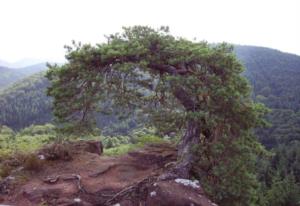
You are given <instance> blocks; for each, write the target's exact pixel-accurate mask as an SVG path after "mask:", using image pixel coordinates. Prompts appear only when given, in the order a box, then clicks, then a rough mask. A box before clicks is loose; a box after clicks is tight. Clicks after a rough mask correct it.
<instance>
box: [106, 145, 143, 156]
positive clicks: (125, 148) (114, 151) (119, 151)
mask: <svg viewBox="0 0 300 206" xmlns="http://www.w3.org/2000/svg"><path fill="white" fill-rule="evenodd" d="M138 147H139V146H138V145H137V144H124V145H120V146H118V147H115V148H109V149H104V155H107V156H118V155H123V154H126V153H128V152H130V151H132V150H134V149H136V148H138Z"/></svg>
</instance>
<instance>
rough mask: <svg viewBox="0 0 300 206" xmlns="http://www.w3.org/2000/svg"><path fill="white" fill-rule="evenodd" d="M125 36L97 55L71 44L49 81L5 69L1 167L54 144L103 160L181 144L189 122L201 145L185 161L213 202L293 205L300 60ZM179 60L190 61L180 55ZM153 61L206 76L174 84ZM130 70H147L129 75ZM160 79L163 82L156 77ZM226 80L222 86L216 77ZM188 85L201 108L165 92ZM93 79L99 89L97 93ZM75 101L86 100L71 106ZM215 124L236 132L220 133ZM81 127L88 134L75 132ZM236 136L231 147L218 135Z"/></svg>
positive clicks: (147, 32)
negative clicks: (73, 144)
mask: <svg viewBox="0 0 300 206" xmlns="http://www.w3.org/2000/svg"><path fill="white" fill-rule="evenodd" d="M124 35H125V37H126V38H124V37H123V36H119V35H118V34H116V35H112V36H110V37H109V38H110V39H109V41H108V42H110V43H108V44H103V45H101V46H99V48H96V47H92V46H90V45H83V46H82V45H76V44H75V45H73V47H70V48H69V50H68V53H67V55H66V57H67V59H68V61H69V63H68V64H66V65H62V66H61V65H48V66H49V70H48V71H47V74H46V72H37V73H35V74H34V75H30V76H23V78H21V76H20V75H19V74H17V73H13V72H12V73H11V71H9V73H8V74H9V75H7V76H4V77H5V78H6V80H5V81H0V82H1V83H3V82H4V83H3V85H1V87H3V89H2V90H0V125H1V127H0V148H1V150H0V154H1V158H0V163H1V161H3V160H4V159H5V157H6V156H9V155H11V154H13V153H16V152H20V151H22V152H30V151H34V150H36V149H38V148H40V147H41V146H42V145H44V144H48V143H51V142H53V141H56V140H57V138H65V139H98V140H101V141H102V142H103V145H104V147H105V153H106V154H107V155H120V154H124V153H126V152H128V151H131V150H133V149H134V148H137V147H142V146H143V145H144V144H145V143H146V142H172V143H174V144H178V143H180V141H181V140H180V138H181V136H182V135H183V136H184V132H185V131H186V130H188V128H189V127H190V126H188V127H187V128H185V121H187V122H192V123H193V122H195V121H196V122H201V124H202V125H205V126H204V129H203V131H202V130H201V135H200V136H201V137H202V136H203V140H201V141H203V142H201V143H199V144H200V145H201V144H202V146H203V147H202V148H197V151H196V152H195V153H196V157H197V158H195V157H191V158H193V161H195V165H193V167H191V168H190V169H191V174H192V176H193V178H196V179H198V180H200V182H201V184H202V186H203V187H204V189H205V192H206V194H207V195H208V196H209V197H210V198H211V199H212V200H213V201H215V202H216V203H218V204H219V205H225V206H227V205H228V206H229V205H236V206H238V205H261V206H277V205H278V206H284V205H290V206H294V205H299V203H300V195H299V194H300V150H299V147H300V96H299V91H300V85H299V82H300V57H299V56H297V55H293V54H288V53H283V52H280V51H277V50H274V49H269V48H263V47H253V46H239V45H235V46H234V47H231V46H230V45H223V44H221V45H210V44H207V43H204V42H200V43H197V44H196V43H193V42H190V41H187V40H183V39H179V40H178V39H174V38H173V37H172V36H170V35H169V34H168V31H167V29H166V28H162V30H160V31H159V32H156V31H154V30H151V29H148V28H140V27H136V28H131V29H127V30H125V31H124ZM145 45H146V46H145ZM149 45H150V46H149ZM170 45H171V46H170ZM148 48H150V49H149V51H148V50H147V49H148ZM170 51H172V52H170ZM147 52H148V53H147ZM157 53H159V55H157ZM101 55H102V56H101ZM99 56H101V58H102V59H101V58H100V59H101V61H100V60H99ZM137 56H138V57H139V58H137ZM186 56H188V57H189V58H183V57H186ZM199 56H200V57H201V58H198V57H199ZM235 56H236V57H237V59H236V57H235ZM165 59H167V61H166V60H165ZM199 59H200V60H199ZM151 62H157V63H159V64H171V65H176V66H177V67H178V68H180V69H182V67H183V66H182V62H184V63H185V64H186V65H188V66H186V67H191V68H194V67H196V66H195V65H197V64H200V65H204V66H203V68H204V69H203V68H202V67H201V69H199V70H198V69H195V71H193V72H195V73H197V72H198V73H197V74H201V75H203V74H204V75H203V76H205V77H206V78H207V79H205V80H203V79H201V83H202V82H205V84H204V83H203V84H200V83H199V81H198V79H197V78H195V76H191V77H186V76H184V70H182V71H180V72H182V73H180V72H178V73H176V75H178V76H176V77H174V76H172V75H173V73H172V72H170V70H168V69H170V68H166V67H164V68H162V67H160V66H158V65H152V64H151ZM107 65H113V66H112V71H113V72H111V73H107V74H106V73H105V72H103V75H102V76H98V75H96V74H97V73H99V72H100V73H101V72H102V71H99V70H98V68H104V69H107V68H108V69H110V68H109V67H110V66H107ZM241 65H243V66H244V67H245V70H244V71H243V68H242V66H241ZM132 67H138V68H154V69H153V70H147V69H145V70H138V71H136V70H131V68H132ZM218 67H224V68H229V69H228V70H224V71H223V73H222V72H220V71H219V70H217V69H215V68H218ZM207 68H208V69H207ZM1 69H2V68H1ZM205 69H207V70H205ZM154 70H155V71H154ZM3 71H5V72H6V71H7V70H3ZM120 71H121V72H120ZM157 71H159V72H157ZM118 72H120V73H118ZM226 72H227V73H226ZM171 73H172V75H170V74H171ZM162 74H164V75H165V77H162V79H160V78H158V77H160V76H159V75H162ZM45 75H46V77H45ZM109 75H111V76H109ZM226 75H228V79H226V78H223V77H225V76H226ZM162 76H163V75H162ZM244 77H246V78H247V79H248V81H246V80H245V78H244ZM185 78H189V79H188V84H186V87H185V88H184V90H185V91H188V92H187V94H188V95H190V96H191V95H195V97H194V96H193V98H192V99H193V101H194V99H196V100H197V101H198V102H197V108H198V109H194V110H190V109H189V105H186V104H187V103H186V102H184V101H182V102H183V103H182V105H181V106H180V104H179V103H178V102H176V101H177V100H176V101H175V100H174V97H172V96H171V95H170V94H172V93H175V97H177V99H179V100H181V99H180V98H182V99H184V100H185V101H187V100H186V97H181V96H180V95H178V96H176V91H175V92H174V91H173V90H172V88H171V87H172V86H174V85H175V86H174V87H175V88H177V87H178V86H176V85H183V83H185V82H186V81H187V80H186V79H185ZM71 80H73V81H71ZM85 80H91V83H89V81H85ZM126 81H127V82H126ZM74 82H75V83H74ZM93 82H95V83H93ZM97 82H105V85H104V84H101V85H100V86H99V88H98V87H97V88H96V86H94V85H96V83H97ZM124 82H125V83H124ZM207 82H213V83H207ZM248 82H249V83H248ZM198 84H199V85H201V86H199V85H198ZM248 84H249V85H248ZM78 85H81V86H82V87H78V88H77V86H78ZM85 85H86V87H84V86H85ZM153 85H155V86H153ZM170 85H171V86H170ZM4 86H6V87H5V88H4ZM94 87H95V88H94ZM200 87H202V88H201V89H199V91H198V90H196V89H197V88H200ZM47 88H48V89H47ZM49 88H50V89H49ZM82 88H84V89H82ZM103 88H107V90H105V91H102V90H101V89H103ZM153 88H154V89H153ZM195 88H196V89H195ZM233 88H234V89H233ZM250 88H251V89H250ZM80 89H82V91H81V92H78V90H80ZM47 90H48V91H47ZM100 90H101V92H99V91H100ZM248 90H249V91H248ZM95 91H98V93H94V92H95ZM106 91H109V92H106ZM166 91H167V92H166ZM170 91H171V92H170ZM155 92H156V93H155ZM168 92H169V93H168ZM47 93H48V95H49V96H47ZM248 93H249V94H248ZM77 94H81V95H82V94H85V95H82V96H78V98H77V99H76V98H73V99H72V97H74V96H76V95H77ZM181 94H182V92H181ZM200 94H201V95H200ZM205 95H207V96H210V100H207V99H206V98H207V96H205ZM234 95H236V96H235V97H236V98H233V99H232V98H231V97H232V96H234ZM198 96H201V97H199V98H198ZM76 97H77V96H76ZM121 97H122V98H121ZM248 97H249V99H248ZM250 98H251V99H250ZM175 99H176V98H175ZM223 99H227V100H226V101H225V100H224V102H223ZM240 99H241V100H240ZM196 100H195V101H196ZM239 101H241V102H242V101H245V102H246V103H245V102H243V103H241V102H239ZM179 102H180V101H179ZM71 103H72V104H71ZM227 104H229V105H227ZM262 104H264V105H265V107H264V106H263V105H262ZM145 105H146V106H145ZM224 105H227V106H226V107H224ZM244 105H251V106H248V107H246V106H245V107H244ZM83 106H86V107H84V108H83ZM96 107H97V108H99V109H98V110H97V109H95V108H96ZM220 108H221V109H220ZM52 109H53V110H52ZM90 110H91V111H90ZM92 110H93V111H92ZM52 111H53V113H52ZM85 111H89V112H86V113H85ZM183 111H184V112H183ZM241 111H243V112H241ZM244 111H247V112H244ZM149 114H150V115H149ZM91 115H92V116H93V117H94V119H93V118H92V116H91ZM261 115H263V119H260V118H261V117H260V116H261ZM207 116H208V117H209V118H208V117H207ZM79 117H81V119H79ZM258 117H259V118H258ZM235 118H238V121H236V120H235ZM67 120H68V121H67ZM225 120H226V121H225ZM265 120H266V121H265ZM222 121H224V122H229V123H227V124H230V125H231V127H232V128H235V129H233V130H230V129H229V130H226V129H224V128H225V127H226V126H224V128H223V126H222V127H221V126H220V125H221V122H222ZM251 121H252V122H251ZM256 121H257V122H258V123H257V124H256ZM70 122H71V124H70ZM192 123H191V125H193V124H192ZM55 124H58V125H63V127H58V128H57V127H55V126H54V125H55ZM241 124H243V125H242V126H241ZM74 125H75V126H74ZM220 128H223V129H224V131H223V130H222V129H220ZM85 129H88V131H87V132H83V133H81V132H82V131H84V130H85ZM195 130H197V129H195ZM217 131H218V132H219V133H218V134H215V132H217ZM221 131H223V132H221ZM237 133H238V134H239V135H237V136H238V137H236V139H234V140H232V141H227V139H226V138H225V137H228V136H230V135H232V136H235V135H236V134H237ZM218 135H219V136H222V137H223V138H220V137H219V136H218ZM62 136H63V137H62ZM256 136H257V137H256ZM210 138H215V139H214V140H211V139H210ZM197 144H198V143H197ZM189 151H192V149H191V148H189ZM222 156H225V157H226V160H224V159H222V158H221V157H222ZM194 159H195V160H194ZM228 160H229V161H228ZM8 170H9V168H4V167H3V168H1V169H0V176H1V177H2V178H4V177H5V176H7V175H8ZM189 172H190V171H189ZM232 174H235V175H234V176H233V175H232Z"/></svg>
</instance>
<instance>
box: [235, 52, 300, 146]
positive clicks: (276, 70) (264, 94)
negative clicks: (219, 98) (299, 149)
mask: <svg viewBox="0 0 300 206" xmlns="http://www.w3.org/2000/svg"><path fill="white" fill-rule="evenodd" d="M236 53H237V56H238V57H239V59H240V60H241V61H242V62H243V63H244V65H245V67H246V68H247V70H246V72H245V75H246V77H247V78H248V79H249V80H250V82H251V85H252V86H253V98H254V99H255V100H256V101H259V102H262V103H264V104H265V105H267V106H268V107H269V108H271V109H272V111H271V113H270V114H269V115H268V120H269V122H270V123H271V124H272V126H271V127H270V128H268V129H263V130H260V131H258V134H259V136H260V139H261V141H262V142H263V144H264V145H266V146H267V147H274V146H276V145H277V144H278V143H283V142H286V143H287V142H290V141H292V140H300V129H299V128H300V84H299V82H300V57H299V56H297V55H293V54H287V53H282V52H279V51H277V50H273V49H268V48H261V47H251V46H237V47H236Z"/></svg>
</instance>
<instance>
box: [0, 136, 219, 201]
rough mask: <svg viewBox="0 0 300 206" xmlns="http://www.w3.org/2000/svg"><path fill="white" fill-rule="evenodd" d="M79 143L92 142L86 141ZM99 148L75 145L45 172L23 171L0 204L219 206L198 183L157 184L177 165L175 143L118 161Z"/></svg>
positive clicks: (47, 162) (149, 147)
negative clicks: (170, 166)
mask: <svg viewBox="0 0 300 206" xmlns="http://www.w3.org/2000/svg"><path fill="white" fill-rule="evenodd" d="M72 145H76V143H73V144H72ZM80 145H90V142H86V143H84V142H83V141H81V142H80ZM92 145H94V144H92ZM96 145H98V146H99V144H98V143H96ZM98 146H97V147H93V148H96V149H92V151H91V150H90V149H88V151H87V150H86V149H82V148H86V147H82V146H80V147H78V146H75V147H73V148H77V149H76V150H75V151H76V153H72V156H71V157H72V158H71V159H68V161H66V160H65V158H58V159H56V160H55V161H54V160H47V158H45V159H44V160H43V161H45V164H44V167H43V169H42V170H41V171H39V172H34V173H31V172H26V171H21V172H20V173H21V174H20V173H19V174H16V175H15V176H14V179H13V182H12V184H11V185H12V187H11V188H10V190H9V192H8V193H3V194H0V204H7V205H17V206H18V205H20V206H31V205H33V206H34V205H41V204H46V205H58V206H67V205H69V206H71V205H82V206H90V205H100V206H101V205H103V206H107V205H116V206H141V205H145V206H169V205H172V206H185V205H186V206H215V204H214V203H212V202H211V201H210V200H209V199H208V198H206V196H205V194H204V192H203V190H202V188H201V187H200V185H199V183H198V182H196V181H191V180H185V179H176V180H168V181H159V180H158V177H159V176H160V175H161V174H162V173H164V172H165V171H166V170H167V169H168V166H169V165H170V164H171V163H172V162H174V161H176V154H177V151H176V149H174V147H173V146H172V145H169V144H161V145H147V146H145V147H144V148H142V149H138V150H136V151H134V152H131V153H129V154H126V155H122V156H119V157H108V156H100V155H99V154H101V153H102V150H101V153H100V149H99V148H100V147H98ZM52 147H53V146H52ZM56 147H60V146H55V148H56ZM46 148H47V147H46ZM78 148H81V149H78ZM88 148H90V147H88ZM48 149H49V146H48ZM48 149H45V150H41V151H44V153H40V154H39V155H42V154H43V155H45V156H46V154H47V153H46V152H45V151H48ZM50 151H53V148H52V149H50ZM62 157H63V156H62ZM50 159H51V158H50ZM24 175H25V176H26V181H24V179H25V178H24ZM22 178H23V179H22ZM21 180H22V181H21ZM14 185H15V187H13V186H14Z"/></svg>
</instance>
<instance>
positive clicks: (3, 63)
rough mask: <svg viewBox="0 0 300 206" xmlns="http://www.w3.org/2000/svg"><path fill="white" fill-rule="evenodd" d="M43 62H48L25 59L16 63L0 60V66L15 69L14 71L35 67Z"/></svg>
mask: <svg viewBox="0 0 300 206" xmlns="http://www.w3.org/2000/svg"><path fill="white" fill-rule="evenodd" d="M43 62H46V60H41V59H33V58H24V59H21V60H18V61H16V62H8V61H5V60H1V59H0V66H3V67H8V68H13V69H19V68H23V67H28V66H31V65H35V64H41V63H43Z"/></svg>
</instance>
